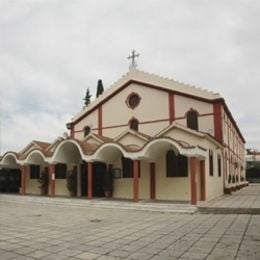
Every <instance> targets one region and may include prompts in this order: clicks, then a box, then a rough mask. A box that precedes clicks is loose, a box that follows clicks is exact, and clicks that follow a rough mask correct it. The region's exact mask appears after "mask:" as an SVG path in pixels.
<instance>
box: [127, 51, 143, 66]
mask: <svg viewBox="0 0 260 260" xmlns="http://www.w3.org/2000/svg"><path fill="white" fill-rule="evenodd" d="M139 56H140V54H139V53H137V52H136V51H135V50H132V54H131V55H129V56H128V57H127V59H128V60H130V59H131V60H132V61H131V64H130V66H129V69H130V70H131V69H135V68H136V67H137V63H136V61H135V58H138V57H139Z"/></svg>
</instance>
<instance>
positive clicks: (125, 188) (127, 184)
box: [113, 178, 133, 199]
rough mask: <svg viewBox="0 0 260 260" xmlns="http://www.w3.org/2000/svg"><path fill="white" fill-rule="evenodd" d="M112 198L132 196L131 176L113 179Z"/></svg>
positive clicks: (130, 197) (128, 197)
mask: <svg viewBox="0 0 260 260" xmlns="http://www.w3.org/2000/svg"><path fill="white" fill-rule="evenodd" d="M113 197H114V198H120V199H132V198H133V178H120V179H115V180H114V192H113Z"/></svg>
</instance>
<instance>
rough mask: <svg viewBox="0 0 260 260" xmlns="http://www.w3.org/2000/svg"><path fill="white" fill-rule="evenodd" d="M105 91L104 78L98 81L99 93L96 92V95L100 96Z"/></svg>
mask: <svg viewBox="0 0 260 260" xmlns="http://www.w3.org/2000/svg"><path fill="white" fill-rule="evenodd" d="M103 92H104V87H103V83H102V80H101V79H99V80H98V83H97V94H96V97H97V98H98V96H99V95H101V94H102V93H103Z"/></svg>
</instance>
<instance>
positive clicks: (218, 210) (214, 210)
mask: <svg viewBox="0 0 260 260" xmlns="http://www.w3.org/2000/svg"><path fill="white" fill-rule="evenodd" d="M198 212H199V213H201V214H248V215H260V208H224V207H198Z"/></svg>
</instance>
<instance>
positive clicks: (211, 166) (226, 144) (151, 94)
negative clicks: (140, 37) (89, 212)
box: [0, 68, 246, 205]
mask: <svg viewBox="0 0 260 260" xmlns="http://www.w3.org/2000/svg"><path fill="white" fill-rule="evenodd" d="M67 128H68V129H69V135H68V136H67V137H62V138H61V137H59V138H57V139H56V140H54V141H53V142H52V143H46V142H40V141H32V142H31V143H30V144H28V146H26V147H25V148H24V149H23V150H22V151H20V152H19V153H15V152H6V153H5V154H4V155H3V156H2V157H1V158H0V166H1V169H2V170H0V180H1V181H0V191H1V192H20V193H21V194H22V195H25V194H38V195H40V194H45V195H48V196H77V197H85V198H88V199H92V198H95V197H109V198H112V199H130V200H133V201H135V202H137V201H139V200H158V201H173V202H174V201H176V202H177V201H178V202H188V203H191V204H193V205H196V204H197V202H198V201H208V200H211V199H213V198H215V197H218V196H221V195H222V194H223V193H224V192H231V191H235V190H236V189H240V188H241V187H243V186H244V185H245V184H246V182H245V140H244V138H243V135H242V134H241V132H240V130H239V127H238V125H237V124H236V122H235V120H234V118H233V116H232V114H231V112H230V110H229V108H228V106H227V104H226V102H225V100H224V99H223V98H222V97H221V96H220V95H219V94H218V93H213V92H211V91H207V90H203V89H200V88H197V87H194V86H190V85H187V84H184V83H180V82H177V81H175V80H171V79H167V78H163V77H160V76H157V75H154V74H149V73H146V72H143V71H140V70H137V69H135V68H132V69H130V71H129V72H128V73H127V74H125V75H124V76H123V77H122V78H120V79H119V80H118V81H117V82H115V83H114V84H113V85H112V86H110V87H109V88H107V89H106V90H105V91H104V92H103V93H102V95H100V96H99V97H98V98H97V99H96V100H94V101H93V102H91V103H90V104H89V105H88V106H86V107H84V109H83V110H82V111H80V112H79V113H78V114H76V115H75V116H74V117H73V118H72V120H71V122H69V123H68V124H67ZM11 177H12V178H11ZM10 179H11V180H10ZM39 181H40V182H39ZM39 187H40V188H39ZM8 189H9V190H8Z"/></svg>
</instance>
